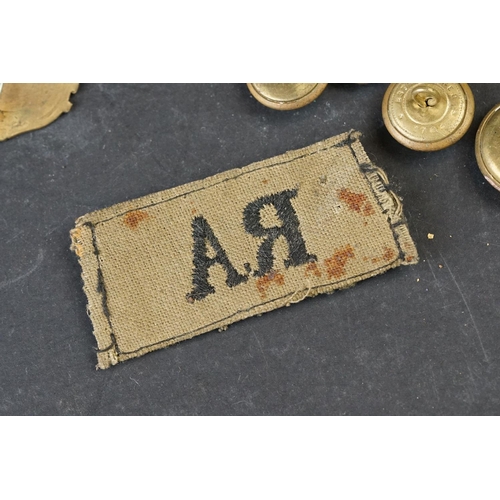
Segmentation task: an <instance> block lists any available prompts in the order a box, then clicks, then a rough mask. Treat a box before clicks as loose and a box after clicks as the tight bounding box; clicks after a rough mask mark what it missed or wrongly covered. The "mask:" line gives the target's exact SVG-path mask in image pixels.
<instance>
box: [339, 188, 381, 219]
mask: <svg viewBox="0 0 500 500" xmlns="http://www.w3.org/2000/svg"><path fill="white" fill-rule="evenodd" d="M337 194H338V196H339V198H340V199H341V200H342V201H343V202H344V203H346V204H347V206H348V207H349V210H352V211H353V212H358V214H363V215H364V216H366V217H367V216H369V215H373V214H374V213H375V209H374V208H373V205H372V204H371V203H370V202H369V201H367V197H366V195H365V194H363V193H354V192H353V191H351V190H350V189H347V188H342V189H340V190H339V191H338V192H337Z"/></svg>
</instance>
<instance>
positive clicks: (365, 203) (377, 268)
mask: <svg viewBox="0 0 500 500" xmlns="http://www.w3.org/2000/svg"><path fill="white" fill-rule="evenodd" d="M71 238H72V250H73V251H74V252H75V253H76V254H77V255H78V258H79V260H80V264H81V266H82V271H83V272H82V277H83V281H84V290H85V293H86V295H87V298H88V311H89V315H90V318H91V320H92V323H93V326H94V335H95V337H96V339H97V344H98V352H97V358H98V365H97V366H98V368H108V367H109V366H110V365H114V364H116V363H119V362H121V361H124V360H126V359H129V358H134V357H137V356H141V355H143V354H145V353H147V352H149V351H153V350H156V349H160V348H162V347H165V346H168V345H170V344H174V343H176V342H180V341H181V340H185V339H189V338H191V337H194V336H195V335H200V334H201V333H205V332H208V331H210V330H214V329H218V328H219V329H223V328H225V327H226V326H227V325H229V324H231V323H234V322H235V321H238V320H241V319H244V318H247V317H249V316H253V315H256V314H262V313H264V312H267V311H270V310H272V309H276V308H278V307H282V306H285V305H289V304H292V303H294V302H298V301H300V300H302V299H304V298H306V297H311V296H314V295H317V294H319V293H325V292H326V293H328V292H332V291H333V290H336V289H339V288H346V287H348V286H351V285H353V284H354V283H356V282H357V281H360V280H362V279H365V278H369V277H371V276H375V275H377V274H381V273H383V272H385V271H387V270H388V269H390V268H393V267H397V266H399V265H400V264H413V263H416V262H417V259H418V257H417V251H416V249H415V246H414V244H413V241H412V239H411V237H410V234H409V232H408V228H407V225H406V221H405V219H404V216H403V214H402V207H401V203H400V202H399V199H398V198H397V197H396V196H395V195H394V194H393V193H392V192H391V191H389V190H388V189H387V178H386V177H385V174H384V173H383V172H382V171H381V170H380V169H379V168H377V167H375V166H374V165H372V163H371V162H370V160H369V159H368V157H367V155H366V153H365V152H364V150H363V147H362V145H361V143H360V141H359V133H356V132H354V131H351V132H348V133H345V134H341V135H339V136H336V137H332V138H330V139H327V140H325V141H322V142H318V143H316V144H313V145H312V146H309V147H307V148H304V149H299V150H296V151H290V152H288V153H285V154H284V155H281V156H276V157H274V158H270V159H267V160H263V161H260V162H257V163H253V164H251V165H249V166H247V167H245V168H239V169H234V170H229V171H227V172H223V173H221V174H218V175H215V176H213V177H209V178H207V179H203V180H200V181H196V182H191V183H189V184H185V185H183V186H179V187H176V188H173V189H168V190H166V191H161V192H159V193H155V194H152V195H149V196H145V197H143V198H139V199H137V200H132V201H128V202H125V203H120V204H118V205H115V206H113V207H110V208H106V209H104V210H99V211H97V212H93V213H90V214H87V215H85V216H83V217H81V218H80V219H78V220H77V221H76V227H75V229H73V230H72V232H71Z"/></svg>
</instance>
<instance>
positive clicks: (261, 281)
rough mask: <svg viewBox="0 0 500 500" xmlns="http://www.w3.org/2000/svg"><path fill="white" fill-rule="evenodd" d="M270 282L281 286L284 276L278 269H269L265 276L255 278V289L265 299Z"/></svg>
mask: <svg viewBox="0 0 500 500" xmlns="http://www.w3.org/2000/svg"><path fill="white" fill-rule="evenodd" d="M272 283H275V284H277V285H280V286H283V285H284V284H285V277H284V276H283V275H282V274H281V273H280V272H279V271H274V270H272V271H269V272H268V273H267V274H266V275H265V276H262V277H260V278H258V279H257V282H256V285H257V290H258V291H259V293H260V297H261V298H262V299H265V298H266V296H267V289H268V288H269V287H270V286H271V284H272Z"/></svg>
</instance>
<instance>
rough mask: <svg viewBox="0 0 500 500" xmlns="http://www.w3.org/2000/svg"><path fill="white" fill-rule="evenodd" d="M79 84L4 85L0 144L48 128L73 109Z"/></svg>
mask: <svg viewBox="0 0 500 500" xmlns="http://www.w3.org/2000/svg"><path fill="white" fill-rule="evenodd" d="M77 90H78V83H4V84H3V85H2V87H1V89H0V141H3V140H5V139H10V138H11V137H14V136H16V135H18V134H22V133H23V132H29V131H30V130H36V129H39V128H42V127H45V126H46V125H48V124H49V123H52V122H53V121H54V120H56V119H57V118H58V117H59V116H60V115H61V113H67V112H68V111H69V110H70V109H71V106H72V104H71V102H70V101H69V98H70V96H71V94H74V93H75V92H76V91H77Z"/></svg>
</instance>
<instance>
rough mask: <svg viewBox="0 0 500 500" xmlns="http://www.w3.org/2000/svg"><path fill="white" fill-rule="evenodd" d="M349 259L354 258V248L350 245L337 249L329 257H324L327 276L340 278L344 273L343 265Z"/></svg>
mask: <svg viewBox="0 0 500 500" xmlns="http://www.w3.org/2000/svg"><path fill="white" fill-rule="evenodd" d="M349 259H354V248H352V246H351V245H347V246H345V247H344V248H341V249H340V250H337V251H336V252H335V253H334V254H333V255H332V256H331V257H329V258H328V259H325V267H326V271H327V273H328V277H329V278H335V279H338V278H340V277H341V276H342V275H343V274H344V273H345V266H346V264H347V261H348V260H349Z"/></svg>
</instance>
